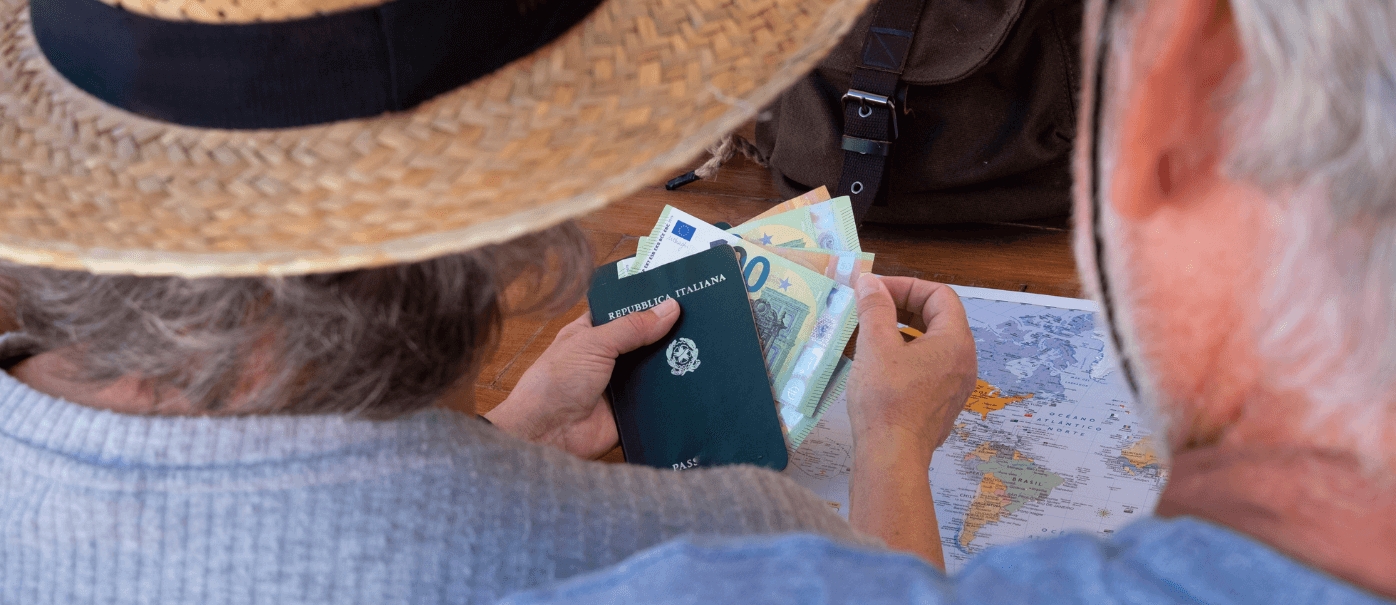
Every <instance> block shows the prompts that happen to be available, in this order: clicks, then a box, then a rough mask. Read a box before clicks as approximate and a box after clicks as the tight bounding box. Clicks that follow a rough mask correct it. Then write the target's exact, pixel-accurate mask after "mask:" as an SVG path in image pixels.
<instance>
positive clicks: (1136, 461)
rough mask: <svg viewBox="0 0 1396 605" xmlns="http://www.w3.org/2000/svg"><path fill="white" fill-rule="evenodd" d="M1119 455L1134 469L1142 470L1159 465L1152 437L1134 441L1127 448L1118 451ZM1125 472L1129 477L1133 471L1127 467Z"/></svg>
mask: <svg viewBox="0 0 1396 605" xmlns="http://www.w3.org/2000/svg"><path fill="white" fill-rule="evenodd" d="M1120 455H1121V456H1124V457H1125V460H1128V461H1129V463H1130V464H1132V465H1134V468H1139V469H1142V468H1144V467H1146V466H1149V465H1151V464H1155V465H1156V464H1158V463H1159V457H1158V450H1157V449H1155V448H1154V438H1153V437H1152V436H1150V437H1145V438H1143V439H1140V440H1139V441H1135V442H1134V443H1133V444H1131V445H1130V446H1129V447H1127V448H1125V449H1123V450H1120ZM1125 472H1128V473H1129V474H1131V475H1133V474H1134V471H1133V470H1131V469H1130V468H1129V467H1128V466H1126V467H1125Z"/></svg>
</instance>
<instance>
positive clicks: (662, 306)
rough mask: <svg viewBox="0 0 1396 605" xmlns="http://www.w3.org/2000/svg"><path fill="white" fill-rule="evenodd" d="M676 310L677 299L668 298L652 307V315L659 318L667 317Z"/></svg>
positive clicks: (677, 306)
mask: <svg viewBox="0 0 1396 605" xmlns="http://www.w3.org/2000/svg"><path fill="white" fill-rule="evenodd" d="M678 310H679V301H677V300H674V299H672V298H670V299H667V300H665V301H664V302H662V303H659V306H657V307H655V308H654V316H655V317H658V318H660V319H668V318H669V316H670V315H673V314H674V313H676V312H678Z"/></svg>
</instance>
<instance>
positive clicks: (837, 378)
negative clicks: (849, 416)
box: [780, 357, 853, 452]
mask: <svg viewBox="0 0 1396 605" xmlns="http://www.w3.org/2000/svg"><path fill="white" fill-rule="evenodd" d="M852 367H853V360H852V359H849V358H847V357H840V358H839V364H838V365H837V366H835V367H834V375H833V377H832V378H831V379H830V380H829V386H828V387H827V388H825V389H824V393H823V394H821V395H820V396H819V403H818V404H816V405H815V407H814V413H813V414H811V415H809V416H806V415H804V414H801V413H800V412H799V410H796V409H795V408H792V407H788V406H784V405H782V406H781V408H780V419H781V423H782V426H784V427H785V431H786V440H787V442H788V443H789V444H790V451H792V452H793V451H795V450H797V449H799V447H800V444H801V443H804V442H805V437H809V434H810V431H813V430H814V427H815V425H818V424H819V421H820V420H821V419H822V418H824V412H825V411H827V410H828V409H829V406H830V405H833V403H834V402H835V401H838V400H839V399H843V398H845V397H847V396H848V371H849V370H850V369H851V368H852Z"/></svg>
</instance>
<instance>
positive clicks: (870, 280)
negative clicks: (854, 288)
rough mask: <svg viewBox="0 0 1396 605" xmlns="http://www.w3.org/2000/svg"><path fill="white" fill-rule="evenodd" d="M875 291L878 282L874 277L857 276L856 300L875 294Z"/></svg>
mask: <svg viewBox="0 0 1396 605" xmlns="http://www.w3.org/2000/svg"><path fill="white" fill-rule="evenodd" d="M877 290H878V282H877V278H876V277H873V276H872V275H871V274H868V273H864V274H862V275H859V276H858V298H866V297H868V296H871V295H873V294H876V293H877Z"/></svg>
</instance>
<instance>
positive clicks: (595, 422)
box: [485, 299, 679, 458]
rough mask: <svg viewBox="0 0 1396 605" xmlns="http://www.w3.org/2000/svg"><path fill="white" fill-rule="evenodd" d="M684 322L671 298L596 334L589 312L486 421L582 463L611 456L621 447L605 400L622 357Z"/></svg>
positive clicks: (568, 328) (560, 334) (550, 348)
mask: <svg viewBox="0 0 1396 605" xmlns="http://www.w3.org/2000/svg"><path fill="white" fill-rule="evenodd" d="M678 318H679V303H678V302H677V301H675V300H673V299H669V300H666V301H664V302H663V303H662V304H660V305H659V306H657V307H655V308H653V309H649V310H647V311H641V312H639V313H631V314H629V315H626V316H625V317H622V318H620V319H617V320H615V321H612V322H610V323H607V324H606V325H603V326H597V327H593V326H592V325H591V313H589V312H588V313H583V314H582V316H581V317H578V318H577V319H576V321H573V322H572V323H570V324H567V326H565V327H564V328H562V330H561V331H560V332H558V333H557V338H556V339H554V340H553V344H551V345H549V346H548V350H546V351H544V352H543V355H542V356H540V357H539V358H538V361H536V362H534V363H533V366H532V367H530V368H529V369H528V371H527V372H524V375H523V377H522V378H520V379H519V384H518V385H517V386H515V387H514V390H513V391H512V392H511V393H509V397H508V398H507V399H505V400H504V401H503V402H501V403H500V404H499V405H498V406H497V407H495V408H494V409H493V410H490V412H489V413H487V414H485V417H486V418H488V419H489V421H490V422H492V423H494V425H495V426H497V427H499V428H501V429H503V430H504V431H506V432H508V433H510V434H512V435H514V436H516V437H519V438H521V439H525V440H528V441H532V442H535V443H542V444H545V445H551V446H554V447H557V448H561V449H563V450H566V451H567V452H569V453H571V454H573V455H575V456H577V457H580V458H596V457H599V456H601V455H603V454H605V453H606V452H608V451H610V450H611V449H612V448H614V447H615V446H616V444H617V443H618V441H619V437H618V435H617V433H616V423H615V419H614V418H613V417H612V416H611V405H610V403H609V402H607V401H606V399H605V397H603V396H602V394H603V393H604V392H605V390H606V384H607V383H609V382H610V381H611V370H612V369H614V368H615V365H616V357H619V356H620V355H621V354H622V353H628V352H630V351H633V350H635V349H637V348H640V347H642V346H644V345H647V344H650V343H653V342H655V341H657V340H659V339H660V338H663V337H664V335H665V334H667V333H668V332H669V329H670V328H672V327H673V326H674V322H675V321H677V320H678Z"/></svg>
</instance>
